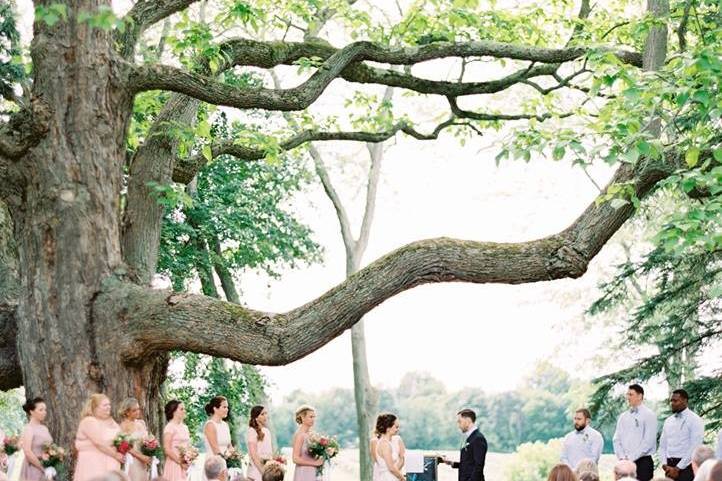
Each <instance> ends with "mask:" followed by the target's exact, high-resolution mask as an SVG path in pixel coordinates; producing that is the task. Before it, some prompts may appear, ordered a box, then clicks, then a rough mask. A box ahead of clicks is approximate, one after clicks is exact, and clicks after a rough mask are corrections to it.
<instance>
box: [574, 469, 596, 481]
mask: <svg viewBox="0 0 722 481" xmlns="http://www.w3.org/2000/svg"><path fill="white" fill-rule="evenodd" d="M577 478H579V481H599V475H598V474H597V473H595V472H592V471H582V472H581V473H579V474H577Z"/></svg>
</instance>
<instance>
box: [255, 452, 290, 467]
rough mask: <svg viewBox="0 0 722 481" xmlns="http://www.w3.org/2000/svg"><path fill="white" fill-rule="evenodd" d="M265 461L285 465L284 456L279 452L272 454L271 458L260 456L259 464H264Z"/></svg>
mask: <svg viewBox="0 0 722 481" xmlns="http://www.w3.org/2000/svg"><path fill="white" fill-rule="evenodd" d="M267 463H277V464H280V465H281V466H285V465H286V458H285V457H283V456H282V455H280V454H274V455H273V457H272V458H261V465H262V466H265V465H266V464H267Z"/></svg>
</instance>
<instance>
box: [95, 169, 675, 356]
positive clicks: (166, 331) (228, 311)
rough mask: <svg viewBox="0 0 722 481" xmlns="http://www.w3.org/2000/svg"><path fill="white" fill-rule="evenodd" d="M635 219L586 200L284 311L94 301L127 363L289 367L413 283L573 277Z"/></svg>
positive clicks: (371, 270) (116, 287)
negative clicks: (538, 222)
mask: <svg viewBox="0 0 722 481" xmlns="http://www.w3.org/2000/svg"><path fill="white" fill-rule="evenodd" d="M672 170H673V169H672V167H671V166H669V165H667V164H660V165H656V164H655V165H647V166H646V167H645V170H644V171H643V172H639V173H638V174H636V175H635V172H634V170H633V168H632V167H631V166H629V165H623V166H621V167H620V168H619V170H618V171H617V173H616V175H615V176H614V178H613V179H612V181H611V183H610V185H611V184H613V183H621V182H634V185H635V190H636V194H637V196H638V197H640V198H642V197H644V196H645V195H646V194H648V193H649V192H650V191H651V190H652V189H653V188H654V186H655V185H656V184H657V182H659V181H660V180H661V179H663V178H665V177H667V176H668V175H670V174H671V173H672ZM605 191H606V189H605ZM632 213H633V209H632V207H631V206H629V205H625V206H623V207H621V208H619V209H614V208H612V207H611V206H610V204H609V203H601V204H597V203H596V202H592V203H591V204H590V205H589V206H588V207H587V209H586V210H585V211H584V212H583V213H582V214H581V215H580V216H579V218H578V219H577V220H576V221H574V223H573V224H572V225H571V226H569V227H568V228H567V229H565V230H563V231H561V232H559V233H557V234H554V235H552V236H549V237H546V238H543V239H538V240H533V241H529V242H521V243H509V244H503V243H491V242H475V241H463V240H455V239H445V238H441V239H431V240H424V241H418V242H414V243H412V244H408V245H406V246H404V247H402V248H400V249H398V250H396V251H394V252H392V253H390V254H388V255H387V256H385V257H383V258H381V259H379V260H377V261H375V262H373V263H372V264H370V265H369V266H367V267H366V268H364V269H362V270H360V271H359V272H357V273H356V274H354V275H352V276H350V277H349V278H348V279H347V280H346V281H345V282H343V283H341V284H339V285H338V286H336V287H335V288H333V289H331V290H330V291H328V292H327V293H325V294H324V295H322V296H321V297H319V298H318V299H315V300H313V301H311V302H309V303H308V304H305V305H303V306H301V307H299V308H297V309H294V310H292V311H289V312H287V313H283V314H273V313H266V312H260V311H254V310H251V309H248V308H245V307H242V306H239V305H235V304H231V303H227V302H224V301H221V300H218V299H212V298H209V297H205V296H201V295H195V294H172V293H170V292H168V291H161V290H150V289H145V288H142V287H139V286H135V285H133V284H131V283H125V282H119V281H117V280H111V281H109V285H108V287H107V289H105V290H104V292H103V293H102V294H101V295H100V296H98V299H97V301H96V302H98V303H99V304H98V305H102V306H103V307H104V310H105V313H104V314H103V315H109V316H120V317H121V318H123V319H126V320H127V332H129V333H131V339H130V340H128V341H126V343H125V344H124V345H122V346H121V350H122V352H123V355H124V357H125V359H126V360H127V361H128V362H135V361H139V360H141V359H143V358H147V356H148V355H151V354H152V353H153V352H156V351H166V350H174V349H180V350H188V351H193V352H204V353H207V354H212V355H215V356H222V357H227V358H230V359H234V360H238V361H242V362H247V363H253V364H264V365H279V364H287V363H289V362H292V361H294V360H297V359H300V358H301V357H303V356H305V355H307V354H309V353H311V352H313V351H314V350H316V349H318V348H319V347H321V346H323V345H324V344H326V343H327V342H329V341H330V340H331V339H333V338H335V337H336V336H338V335H340V334H341V333H342V332H343V331H344V330H346V329H348V328H349V327H351V326H353V325H354V324H355V323H356V322H357V321H358V320H359V319H360V318H361V317H362V316H363V315H364V314H366V313H367V312H368V311H370V310H371V309H373V308H374V307H375V306H377V305H379V304H380V303H382V302H383V301H384V300H386V299H389V298H390V297H392V296H394V295H396V294H398V293H400V292H403V291H405V290H408V289H411V288H413V287H415V286H418V285H422V284H428V283H436V282H472V283H506V284H521V283H528V282H538V281H548V280H553V279H561V278H566V277H571V278H577V277H579V276H581V275H582V274H584V272H585V271H586V269H587V266H588V264H589V262H590V261H591V259H592V258H593V257H594V256H595V255H596V254H597V253H598V252H599V251H600V250H601V248H602V247H603V246H604V244H605V243H606V242H607V241H608V240H609V238H610V237H611V236H612V235H613V234H614V233H615V232H616V231H617V230H618V229H619V228H620V227H621V225H622V224H623V223H624V222H625V221H626V220H627V219H628V218H629V217H630V216H631V215H632ZM99 310H100V309H99ZM119 311H120V312H119Z"/></svg>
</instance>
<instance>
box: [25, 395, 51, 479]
mask: <svg viewBox="0 0 722 481" xmlns="http://www.w3.org/2000/svg"><path fill="white" fill-rule="evenodd" d="M23 411H25V414H27V416H28V424H27V425H26V426H25V429H23V434H22V438H21V441H20V442H21V446H22V447H23V453H24V454H25V460H24V461H23V467H22V471H20V479H22V480H23V481H40V480H41V479H45V474H44V471H45V468H43V465H42V464H41V463H40V457H41V456H42V454H43V446H45V445H46V444H50V443H52V442H53V437H52V436H51V435H50V431H48V427H47V426H46V425H45V416H46V415H47V413H48V411H47V407H46V406H45V401H43V399H42V398H39V397H36V398H34V399H28V400H27V401H26V402H25V404H23Z"/></svg>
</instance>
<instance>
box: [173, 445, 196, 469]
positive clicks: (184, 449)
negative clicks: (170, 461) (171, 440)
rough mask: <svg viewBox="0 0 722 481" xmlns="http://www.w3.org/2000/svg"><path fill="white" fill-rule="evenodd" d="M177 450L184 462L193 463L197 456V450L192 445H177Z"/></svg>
mask: <svg viewBox="0 0 722 481" xmlns="http://www.w3.org/2000/svg"><path fill="white" fill-rule="evenodd" d="M178 452H179V453H180V457H181V459H182V460H183V462H184V463H185V464H189V465H190V464H193V461H195V460H196V458H197V457H198V450H197V449H196V448H194V447H193V446H178Z"/></svg>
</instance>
